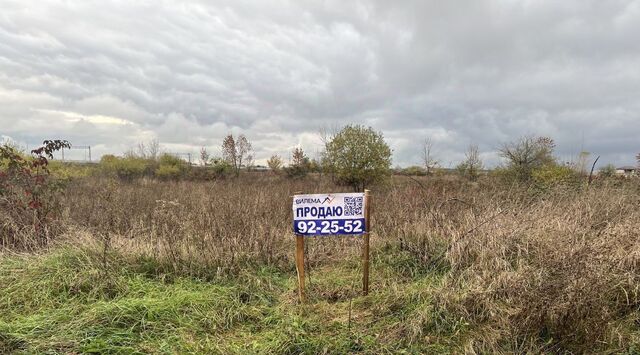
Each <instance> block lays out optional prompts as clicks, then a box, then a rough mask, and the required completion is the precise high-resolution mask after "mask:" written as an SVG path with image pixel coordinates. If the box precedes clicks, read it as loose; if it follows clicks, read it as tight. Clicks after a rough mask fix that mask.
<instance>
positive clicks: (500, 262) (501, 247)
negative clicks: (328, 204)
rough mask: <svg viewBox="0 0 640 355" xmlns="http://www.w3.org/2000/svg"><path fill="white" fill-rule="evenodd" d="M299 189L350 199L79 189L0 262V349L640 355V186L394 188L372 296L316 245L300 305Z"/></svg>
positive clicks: (267, 186)
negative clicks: (51, 231) (42, 233)
mask: <svg viewBox="0 0 640 355" xmlns="http://www.w3.org/2000/svg"><path fill="white" fill-rule="evenodd" d="M294 191H304V192H306V193H313V192H339V191H348V189H346V188H344V187H340V186H334V185H332V184H331V183H330V181H329V179H320V178H318V177H308V178H306V179H302V180H287V179H283V178H279V177H276V176H267V175H266V174H264V175H262V174H256V175H255V176H248V175H246V176H241V177H240V178H238V179H227V180H221V181H214V182H159V181H153V180H139V181H133V182H120V181H117V180H109V179H100V178H86V179H78V180H73V181H71V182H69V183H68V186H67V187H66V189H65V190H64V196H63V199H62V201H61V211H62V214H61V217H60V218H59V220H58V221H56V228H58V229H59V230H61V231H62V234H61V235H60V236H59V237H58V238H57V239H56V240H55V241H53V242H52V243H50V244H49V246H48V247H47V248H45V249H38V250H34V251H31V252H28V253H26V252H19V251H15V250H11V249H6V250H5V251H3V252H2V254H0V352H2V353H12V352H15V353H90V352H94V353H189V352H196V353H284V354H288V353H292V354H293V353H335V354H342V353H350V352H362V353H376V354H377V353H398V352H405V353H464V352H467V353H513V352H516V353H528V352H533V353H541V352H547V353H585V352H598V353H601V352H605V353H620V352H626V353H638V352H639V351H640V310H639V307H640V210H639V209H638V206H640V185H639V184H638V182H637V181H633V180H631V181H618V180H611V181H596V182H595V183H594V184H593V185H591V186H586V185H585V186H572V187H556V188H548V189H544V190H542V189H533V188H525V187H519V186H505V185H503V184H499V183H497V182H495V181H492V180H491V179H490V178H488V177H487V178H485V179H481V180H480V182H478V183H469V182H464V181H458V180H456V179H450V178H446V177H445V178H424V177H421V178H407V177H394V178H393V179H392V181H391V182H389V183H388V184H387V185H385V186H381V187H377V188H375V189H373V192H372V193H373V198H374V200H373V209H372V236H371V248H372V249H371V286H370V290H371V291H370V294H369V295H368V296H362V295H361V294H360V288H361V284H360V282H361V272H362V270H361V265H360V250H361V247H362V245H361V240H360V239H359V238H357V237H330V238H326V237H323V238H309V239H307V244H306V245H307V260H306V263H307V271H308V272H307V294H308V299H307V302H306V303H305V304H298V300H297V289H296V287H297V281H296V273H295V266H294V260H293V259H294V247H295V243H294V236H293V234H292V231H291V229H292V228H291V218H292V217H291V214H292V213H291V195H292V194H293V193H294ZM3 221H4V222H3V223H8V222H6V221H7V218H4V219H3Z"/></svg>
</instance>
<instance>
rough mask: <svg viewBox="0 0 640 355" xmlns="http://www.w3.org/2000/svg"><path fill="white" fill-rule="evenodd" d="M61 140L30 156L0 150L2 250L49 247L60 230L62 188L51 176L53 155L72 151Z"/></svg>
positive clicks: (7, 148) (4, 148)
mask: <svg viewBox="0 0 640 355" xmlns="http://www.w3.org/2000/svg"><path fill="white" fill-rule="evenodd" d="M69 147H70V144H69V142H67V141H62V140H51V141H49V140H47V141H44V142H43V145H42V146H41V147H39V148H37V149H34V150H32V151H31V156H27V155H26V154H24V153H22V152H20V151H19V150H18V149H16V148H15V147H13V146H11V145H9V144H4V145H1V146H0V248H17V249H33V248H36V247H39V246H43V245H45V244H47V243H48V242H49V241H50V239H51V238H52V237H54V236H55V235H56V234H57V232H58V231H59V228H56V227H55V221H56V218H57V216H58V215H59V212H60V208H59V194H60V191H61V188H62V186H61V185H60V183H59V182H58V181H56V180H55V179H52V178H51V176H50V174H49V169H48V165H49V159H52V158H53V152H55V151H57V150H59V149H62V148H69Z"/></svg>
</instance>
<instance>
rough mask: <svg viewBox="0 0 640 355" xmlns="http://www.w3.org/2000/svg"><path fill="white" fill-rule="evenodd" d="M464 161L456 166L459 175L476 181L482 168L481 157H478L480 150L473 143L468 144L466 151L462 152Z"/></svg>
mask: <svg viewBox="0 0 640 355" xmlns="http://www.w3.org/2000/svg"><path fill="white" fill-rule="evenodd" d="M464 158H465V159H464V161H463V162H462V163H460V164H458V166H457V167H456V169H458V172H459V173H460V175H462V176H464V177H466V178H468V179H470V180H471V181H476V180H477V179H478V177H479V176H480V170H482V166H483V164H482V159H480V151H479V150H478V146H477V145H475V144H471V145H469V147H468V148H467V151H466V152H465V154H464Z"/></svg>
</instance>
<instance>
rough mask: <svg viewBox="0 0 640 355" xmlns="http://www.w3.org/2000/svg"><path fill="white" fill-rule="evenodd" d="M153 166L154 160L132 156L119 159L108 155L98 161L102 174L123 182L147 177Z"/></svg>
mask: <svg viewBox="0 0 640 355" xmlns="http://www.w3.org/2000/svg"><path fill="white" fill-rule="evenodd" d="M155 165H156V162H155V161H154V160H151V159H144V158H139V157H134V156H130V157H124V158H121V157H116V156H114V155H110V154H109V155H104V156H103V157H102V159H100V168H101V170H102V171H103V173H105V174H106V175H108V176H114V177H118V178H120V179H123V180H132V179H135V178H140V177H143V176H149V175H151V174H152V173H153V171H154V170H155V169H154V166H155Z"/></svg>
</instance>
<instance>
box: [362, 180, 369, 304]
mask: <svg viewBox="0 0 640 355" xmlns="http://www.w3.org/2000/svg"><path fill="white" fill-rule="evenodd" d="M370 212H371V195H370V194H369V190H364V218H365V234H364V245H363V247H362V273H363V275H362V293H363V294H364V295H365V296H366V295H368V294H369V235H370V231H371V218H370V217H371V213H370Z"/></svg>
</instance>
